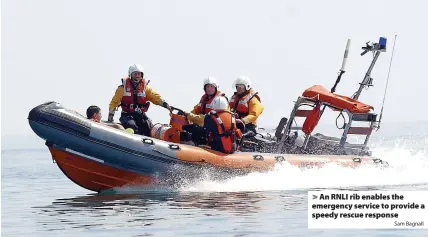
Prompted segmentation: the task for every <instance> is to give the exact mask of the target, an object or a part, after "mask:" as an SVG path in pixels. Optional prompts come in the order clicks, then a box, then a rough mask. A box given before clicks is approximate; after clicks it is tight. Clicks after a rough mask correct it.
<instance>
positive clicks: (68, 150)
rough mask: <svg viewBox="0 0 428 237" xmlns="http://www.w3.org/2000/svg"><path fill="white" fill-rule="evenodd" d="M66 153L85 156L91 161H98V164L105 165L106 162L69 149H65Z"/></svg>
mask: <svg viewBox="0 0 428 237" xmlns="http://www.w3.org/2000/svg"><path fill="white" fill-rule="evenodd" d="M65 151H67V152H70V153H73V154H75V155H79V156H83V157H85V158H88V159H90V160H94V161H97V162H100V163H104V161H103V160H101V159H98V158H95V157H92V156H88V155H85V154H82V153H80V152H78V151H74V150H71V149H69V148H65Z"/></svg>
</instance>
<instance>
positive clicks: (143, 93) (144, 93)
mask: <svg viewBox="0 0 428 237" xmlns="http://www.w3.org/2000/svg"><path fill="white" fill-rule="evenodd" d="M137 96H143V97H144V96H146V92H145V91H143V92H138V93H137Z"/></svg>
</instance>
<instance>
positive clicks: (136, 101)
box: [120, 77, 149, 113]
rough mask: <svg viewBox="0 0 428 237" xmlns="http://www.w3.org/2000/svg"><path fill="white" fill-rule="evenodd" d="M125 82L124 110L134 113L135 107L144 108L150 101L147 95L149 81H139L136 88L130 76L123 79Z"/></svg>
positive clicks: (122, 105) (122, 103) (123, 82)
mask: <svg viewBox="0 0 428 237" xmlns="http://www.w3.org/2000/svg"><path fill="white" fill-rule="evenodd" d="M122 84H123V97H122V101H121V104H120V106H121V108H122V112H126V113H132V112H135V108H137V106H138V108H143V107H144V105H145V104H146V103H147V102H148V100H147V97H146V87H147V84H149V81H147V82H145V81H144V80H141V81H140V82H138V85H137V87H136V88H134V86H133V84H132V82H131V79H130V78H129V77H128V78H126V79H125V80H123V79H122Z"/></svg>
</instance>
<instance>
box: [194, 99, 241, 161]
mask: <svg viewBox="0 0 428 237" xmlns="http://www.w3.org/2000/svg"><path fill="white" fill-rule="evenodd" d="M198 130H200V131H199V132H198V133H205V134H206V140H207V141H206V145H208V146H210V147H211V149H213V150H215V151H219V152H222V153H226V154H232V153H234V152H235V151H236V150H237V146H238V142H239V140H240V139H241V137H242V133H241V131H240V130H239V129H237V127H236V123H235V117H234V115H233V114H232V113H231V112H230V110H229V102H228V101H227V99H226V97H223V96H218V97H216V98H215V99H214V100H213V108H212V111H210V112H209V113H208V114H206V115H205V117H204V125H203V127H198ZM191 135H192V140H197V138H193V137H194V136H195V134H191Z"/></svg>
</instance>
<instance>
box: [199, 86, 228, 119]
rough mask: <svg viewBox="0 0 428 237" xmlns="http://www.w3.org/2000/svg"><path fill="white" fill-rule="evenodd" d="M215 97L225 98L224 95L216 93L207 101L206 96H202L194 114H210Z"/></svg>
mask: <svg viewBox="0 0 428 237" xmlns="http://www.w3.org/2000/svg"><path fill="white" fill-rule="evenodd" d="M217 96H225V94H224V93H221V92H220V91H217V93H216V94H215V95H214V96H213V97H212V98H211V99H208V95H207V94H204V95H203V96H202V97H201V100H200V101H199V104H198V105H197V107H196V110H195V112H196V113H195V114H208V113H209V112H211V111H212V110H213V101H214V99H215V98H216V97H217Z"/></svg>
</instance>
